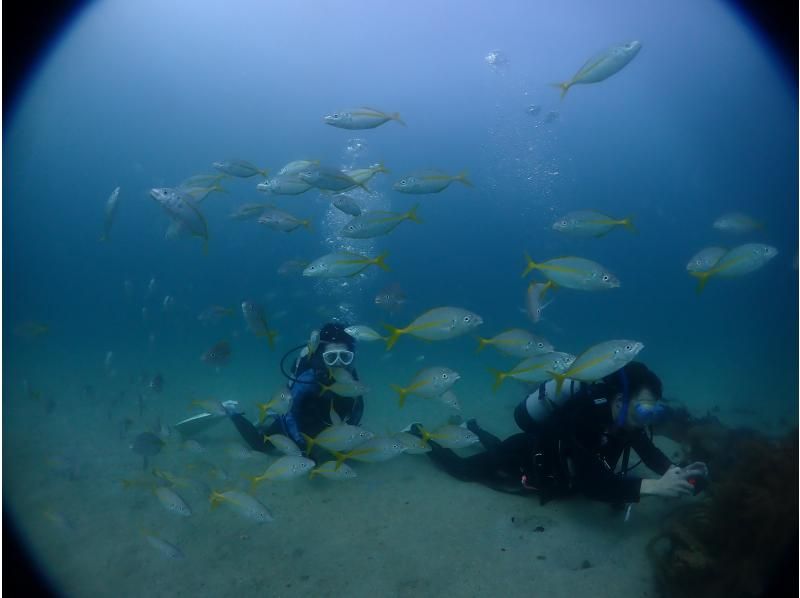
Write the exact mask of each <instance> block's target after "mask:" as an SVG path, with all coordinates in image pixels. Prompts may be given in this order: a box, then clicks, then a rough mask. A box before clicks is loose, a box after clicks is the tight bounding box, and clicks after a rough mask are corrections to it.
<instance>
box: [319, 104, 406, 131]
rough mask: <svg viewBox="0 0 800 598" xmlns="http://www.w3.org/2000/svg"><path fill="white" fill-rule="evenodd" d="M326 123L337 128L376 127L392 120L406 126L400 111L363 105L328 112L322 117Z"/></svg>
mask: <svg viewBox="0 0 800 598" xmlns="http://www.w3.org/2000/svg"><path fill="white" fill-rule="evenodd" d="M322 120H323V121H324V122H325V124H326V125H330V126H332V127H336V128H337V129H350V130H355V129H374V128H375V127H379V126H381V125H382V124H383V123H386V122H389V121H390V120H393V121H396V122H398V123H400V124H401V125H403V126H405V124H406V123H405V122H403V120H402V119H401V118H400V113H399V112H382V111H381V110H378V109H377V108H369V107H367V106H363V107H361V108H348V109H346V110H338V111H336V112H332V113H331V114H326V115H325V116H324V117H323V119H322Z"/></svg>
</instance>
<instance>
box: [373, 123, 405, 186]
mask: <svg viewBox="0 0 800 598" xmlns="http://www.w3.org/2000/svg"><path fill="white" fill-rule="evenodd" d="M403 124H405V123H403ZM375 172H376V173H378V172H385V173H386V174H388V173H390V172H392V171H391V170H389V169H388V168H386V166H385V165H384V163H383V162H378V164H377V165H376V166H375Z"/></svg>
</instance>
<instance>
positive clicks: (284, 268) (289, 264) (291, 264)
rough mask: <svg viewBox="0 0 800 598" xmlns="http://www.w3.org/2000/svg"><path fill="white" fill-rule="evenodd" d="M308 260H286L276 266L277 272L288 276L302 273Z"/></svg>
mask: <svg viewBox="0 0 800 598" xmlns="http://www.w3.org/2000/svg"><path fill="white" fill-rule="evenodd" d="M308 264H309V262H307V261H305V260H300V259H293V260H287V261H285V262H283V263H282V264H281V265H280V266H278V274H280V275H281V276H288V275H289V274H302V272H303V270H305V269H306V266H308Z"/></svg>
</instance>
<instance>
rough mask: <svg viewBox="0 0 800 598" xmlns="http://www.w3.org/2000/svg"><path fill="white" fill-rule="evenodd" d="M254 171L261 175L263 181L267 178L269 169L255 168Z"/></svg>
mask: <svg viewBox="0 0 800 598" xmlns="http://www.w3.org/2000/svg"><path fill="white" fill-rule="evenodd" d="M256 171H257V172H258V173H259V174H261V175H263V177H264V178H265V179H267V178H269V168H264V169H260V168H257V169H256Z"/></svg>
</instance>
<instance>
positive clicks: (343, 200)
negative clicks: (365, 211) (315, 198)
mask: <svg viewBox="0 0 800 598" xmlns="http://www.w3.org/2000/svg"><path fill="white" fill-rule="evenodd" d="M333 207H334V208H336V209H337V210H339V211H341V212H344V213H345V214H348V215H350V216H361V208H360V207H359V205H358V203H356V200H355V199H353V198H352V197H351V196H349V195H347V194H346V193H342V194H341V195H338V196H337V197H336V199H334V200H333Z"/></svg>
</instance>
